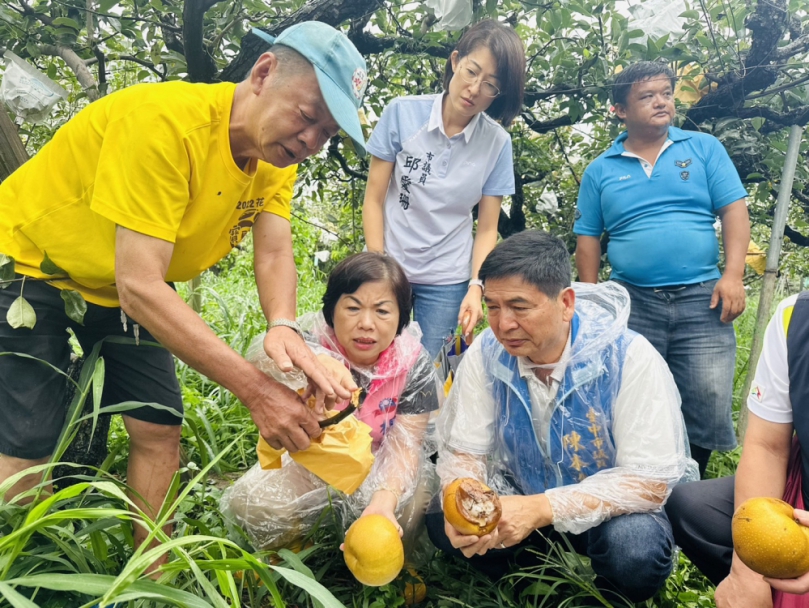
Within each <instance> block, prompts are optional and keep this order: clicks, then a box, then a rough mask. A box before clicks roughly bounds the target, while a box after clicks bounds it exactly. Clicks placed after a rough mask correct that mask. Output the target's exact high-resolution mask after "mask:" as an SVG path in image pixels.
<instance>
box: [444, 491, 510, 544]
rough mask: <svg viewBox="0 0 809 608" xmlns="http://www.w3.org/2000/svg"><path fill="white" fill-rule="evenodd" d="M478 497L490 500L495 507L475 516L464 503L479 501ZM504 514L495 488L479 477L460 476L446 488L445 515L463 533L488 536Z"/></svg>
mask: <svg viewBox="0 0 809 608" xmlns="http://www.w3.org/2000/svg"><path fill="white" fill-rule="evenodd" d="M476 499H485V500H486V501H490V502H491V503H492V507H493V509H492V510H491V511H490V512H488V513H486V514H485V515H484V516H482V517H479V518H475V517H474V516H473V515H472V514H470V513H469V512H468V509H466V508H465V507H464V503H465V502H479V500H476ZM502 514H503V509H502V507H501V505H500V498H498V496H497V494H495V492H494V490H492V489H491V488H490V487H489V486H487V485H486V484H485V483H482V482H480V481H478V480H477V479H473V478H471V477H460V478H458V479H456V480H455V481H453V482H452V483H451V484H449V485H448V486H447V487H446V489H445V490H444V517H446V519H447V521H448V522H449V523H450V524H451V525H452V527H453V528H455V529H456V530H458V532H460V533H461V534H467V535H470V536H471V535H474V536H486V535H487V534H489V533H490V532H492V531H493V530H494V529H495V528H496V527H497V523H498V522H499V521H500V516H501V515H502Z"/></svg>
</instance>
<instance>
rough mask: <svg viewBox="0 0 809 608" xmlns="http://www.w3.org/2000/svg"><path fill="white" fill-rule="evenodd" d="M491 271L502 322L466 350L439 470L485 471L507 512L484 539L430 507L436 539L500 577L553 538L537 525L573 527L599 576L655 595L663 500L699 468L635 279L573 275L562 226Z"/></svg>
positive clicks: (667, 558)
mask: <svg viewBox="0 0 809 608" xmlns="http://www.w3.org/2000/svg"><path fill="white" fill-rule="evenodd" d="M480 274H481V276H482V277H483V280H484V283H485V290H484V300H485V302H486V305H487V308H488V311H489V323H490V326H491V329H488V330H486V331H485V332H483V334H482V335H481V336H480V337H479V338H478V340H476V341H475V342H474V343H473V344H472V346H471V347H470V348H469V349H468V350H467V351H466V354H465V357H464V360H463V361H462V362H461V366H460V368H459V370H458V373H457V376H456V378H455V382H454V383H453V386H452V390H451V392H450V395H449V398H448V400H447V403H446V405H445V406H444V408H443V409H442V412H441V415H440V416H439V418H438V420H437V423H436V424H437V430H438V436H439V458H438V474H439V476H440V478H441V482H442V485H444V486H446V485H447V484H449V483H450V482H451V481H453V480H454V479H457V478H459V477H473V478H476V479H479V480H481V481H483V482H485V483H486V484H487V485H489V486H490V487H492V488H493V489H495V490H496V491H497V492H498V493H499V494H500V495H501V500H502V505H503V506H502V509H503V515H502V518H501V520H500V523H499V524H498V527H497V528H496V529H495V530H494V531H493V532H492V533H491V534H490V535H487V536H485V537H483V538H481V539H478V538H476V537H464V536H461V535H460V533H458V532H457V530H454V528H453V527H452V526H451V524H449V522H446V521H445V520H444V518H443V514H442V513H440V512H438V513H435V514H432V513H431V514H429V515H428V521H427V525H428V530H429V531H430V537H431V539H432V540H433V541H434V542H435V543H436V545H437V546H438V547H439V548H441V549H444V550H446V551H449V552H455V553H463V554H464V555H465V556H466V557H468V558H472V561H471V563H472V565H475V566H476V567H479V568H480V569H481V570H482V571H484V573H488V574H489V575H490V576H492V577H493V578H498V577H499V576H502V575H503V574H506V573H507V572H508V571H509V570H510V568H513V567H514V566H513V560H514V558H515V556H516V557H517V558H518V559H517V561H518V562H519V554H518V553H517V550H518V549H520V548H522V547H526V546H528V545H532V546H534V547H535V549H536V550H538V551H539V552H540V553H544V552H547V550H548V545H547V543H545V542H544V540H543V539H542V538H541V537H540V536H539V535H538V534H537V533H536V532H535V530H537V529H543V528H544V530H542V531H543V533H544V534H546V535H549V534H550V535H551V536H553V535H554V534H556V536H558V533H559V532H566V533H569V537H568V538H569V539H570V540H571V542H572V543H573V547H574V549H575V550H576V551H578V552H580V553H583V554H587V555H588V556H589V557H590V558H591V563H592V565H593V568H594V570H595V571H596V573H597V574H598V575H599V577H600V579H599V580H608V581H609V583H610V585H612V589H613V590H614V589H615V587H618V588H619V589H620V591H621V592H622V593H624V594H626V595H627V596H629V597H630V598H632V599H633V600H634V601H642V600H643V599H646V598H648V597H651V595H653V594H654V592H655V591H656V589H657V588H659V586H660V585H661V584H662V583H663V581H665V578H666V577H667V576H668V574H669V572H670V569H671V559H672V550H673V541H672V540H671V527H670V525H669V522H668V521H667V520H666V518H665V514H664V513H662V506H663V504H664V503H665V501H666V498H667V497H668V495H669V492H670V491H671V488H672V487H673V486H674V484H676V483H678V481H680V480H681V479H682V478H683V477H684V476H685V475H686V474H687V472H690V474H691V475H693V476H694V477H696V467H695V464H694V463H693V461H691V460H690V459H689V458H688V454H687V443H686V436H685V427H684V424H683V419H682V415H681V413H680V408H679V406H680V398H679V395H678V393H677V387H676V385H675V384H674V380H673V378H672V376H671V373H670V371H669V369H668V367H667V366H666V364H665V362H664V361H663V359H662V358H661V357H660V355H659V354H658V353H657V351H656V350H655V349H654V347H653V346H652V345H651V344H650V343H649V342H648V341H647V340H646V339H645V338H643V336H640V335H638V334H636V333H635V332H632V331H630V330H628V329H627V319H628V316H629V296H628V294H627V292H626V290H624V289H623V287H621V286H619V285H618V284H616V283H611V282H607V283H602V284H599V285H589V284H583V283H577V284H574V285H572V286H571V277H570V258H569V254H568V252H567V249H566V248H565V245H564V243H563V242H562V241H561V240H560V239H558V238H556V237H553V236H551V235H549V234H547V233H542V232H538V231H526V232H523V233H520V234H517V235H515V236H512V237H510V238H509V239H506V240H505V241H503V242H502V243H501V244H500V245H498V246H497V247H496V248H495V249H494V250H493V252H492V253H491V254H489V256H488V257H487V258H486V261H485V262H484V263H483V265H482V266H481V271H480ZM487 553H488V555H487ZM530 553H531V552H522V555H523V556H524V555H526V554H530ZM510 562H511V565H510ZM610 585H608V586H610Z"/></svg>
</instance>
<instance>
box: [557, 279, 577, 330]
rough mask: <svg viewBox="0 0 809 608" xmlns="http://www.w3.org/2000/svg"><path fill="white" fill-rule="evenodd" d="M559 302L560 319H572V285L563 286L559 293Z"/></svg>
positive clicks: (573, 309)
mask: <svg viewBox="0 0 809 608" xmlns="http://www.w3.org/2000/svg"><path fill="white" fill-rule="evenodd" d="M559 302H560V304H561V305H562V319H563V320H564V321H565V322H567V323H569V322H570V321H571V320H573V312H574V311H575V309H576V292H575V291H573V288H572V287H565V288H564V289H563V290H562V292H561V293H560V294H559Z"/></svg>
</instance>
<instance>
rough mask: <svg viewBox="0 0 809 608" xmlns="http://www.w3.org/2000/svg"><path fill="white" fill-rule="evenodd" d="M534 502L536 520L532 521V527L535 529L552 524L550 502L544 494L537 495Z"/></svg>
mask: <svg viewBox="0 0 809 608" xmlns="http://www.w3.org/2000/svg"><path fill="white" fill-rule="evenodd" d="M534 498H535V500H536V518H535V520H534V524H535V525H534V527H535V528H536V529H540V528H544V527H546V526H550V525H551V524H552V523H553V508H552V507H551V501H550V500H548V497H547V496H546V495H545V494H537V495H536V496H535V497H534Z"/></svg>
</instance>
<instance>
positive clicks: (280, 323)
mask: <svg viewBox="0 0 809 608" xmlns="http://www.w3.org/2000/svg"><path fill="white" fill-rule="evenodd" d="M276 327H288V328H290V329H292V330H293V331H295V333H297V334H298V335H299V336H303V331H302V330H301V326H300V324H299V323H298V322H297V321H293V320H291V319H281V318H279V319H273V320H272V321H270V323H269V325H268V326H267V331H270V330H271V329H275V328H276Z"/></svg>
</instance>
